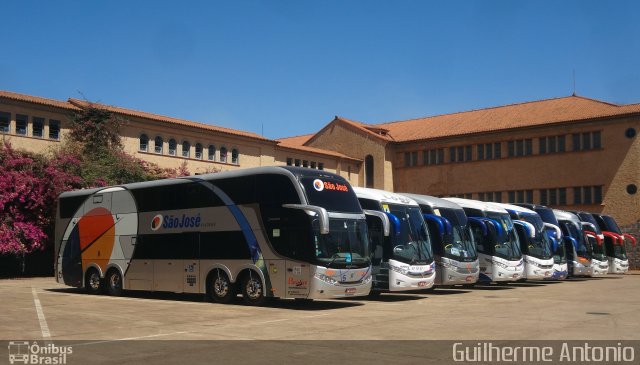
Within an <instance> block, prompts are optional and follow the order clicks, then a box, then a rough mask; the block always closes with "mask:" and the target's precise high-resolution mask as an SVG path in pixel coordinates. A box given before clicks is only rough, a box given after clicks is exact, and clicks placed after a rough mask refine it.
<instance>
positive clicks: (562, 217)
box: [553, 209, 597, 276]
mask: <svg viewBox="0 0 640 365" xmlns="http://www.w3.org/2000/svg"><path fill="white" fill-rule="evenodd" d="M553 214H554V215H555V216H556V219H558V223H559V224H560V229H562V234H563V237H564V241H565V242H564V243H565V247H566V249H567V262H568V263H569V274H570V275H571V276H591V275H592V272H591V257H592V255H593V248H592V242H590V240H589V239H588V237H587V235H586V234H585V232H584V231H583V225H582V221H581V220H580V218H579V217H578V216H577V215H575V214H573V213H571V212H567V211H564V210H558V209H554V210H553ZM596 237H597V236H596Z"/></svg>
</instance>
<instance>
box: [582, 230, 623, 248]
mask: <svg viewBox="0 0 640 365" xmlns="http://www.w3.org/2000/svg"><path fill="white" fill-rule="evenodd" d="M589 233H591V232H589ZM602 235H603V236H604V237H609V238H611V242H613V245H614V246H615V245H616V244H618V243H619V244H620V245H622V244H623V243H624V238H623V237H622V236H620V235H619V234H617V233H614V232H609V231H602Z"/></svg>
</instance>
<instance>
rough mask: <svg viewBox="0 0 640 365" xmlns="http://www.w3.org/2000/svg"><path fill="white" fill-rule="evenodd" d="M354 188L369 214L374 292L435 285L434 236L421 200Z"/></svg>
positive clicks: (425, 287) (372, 290)
mask: <svg viewBox="0 0 640 365" xmlns="http://www.w3.org/2000/svg"><path fill="white" fill-rule="evenodd" d="M353 190H354V191H355V193H356V195H357V196H358V200H359V201H360V205H361V206H362V208H363V209H364V212H365V214H367V224H368V225H369V226H368V227H369V233H370V236H371V247H370V249H369V250H370V252H371V265H372V274H373V286H372V288H371V293H372V294H373V295H375V294H378V293H380V292H381V291H390V292H398V291H407V290H420V289H430V288H431V287H433V284H434V281H435V275H436V274H435V263H434V261H433V252H432V247H431V239H430V236H429V232H428V230H427V225H426V223H425V222H424V219H423V217H422V213H421V212H420V207H419V206H418V203H416V202H415V201H414V200H413V199H410V198H407V197H406V196H402V195H399V194H395V193H390V192H387V191H384V190H378V189H368V188H353ZM386 221H388V223H387V225H388V228H387V229H385V228H384V226H385V225H384V222H386Z"/></svg>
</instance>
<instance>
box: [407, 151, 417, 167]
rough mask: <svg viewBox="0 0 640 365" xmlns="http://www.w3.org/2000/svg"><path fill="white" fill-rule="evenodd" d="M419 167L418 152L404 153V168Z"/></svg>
mask: <svg viewBox="0 0 640 365" xmlns="http://www.w3.org/2000/svg"><path fill="white" fill-rule="evenodd" d="M417 165H418V152H405V153H404V166H405V167H412V166H417Z"/></svg>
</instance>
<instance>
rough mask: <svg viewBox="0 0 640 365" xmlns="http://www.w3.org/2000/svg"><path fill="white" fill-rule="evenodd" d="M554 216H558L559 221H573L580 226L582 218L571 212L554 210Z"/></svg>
mask: <svg viewBox="0 0 640 365" xmlns="http://www.w3.org/2000/svg"><path fill="white" fill-rule="evenodd" d="M553 214H554V215H555V216H556V218H558V220H564V221H572V222H574V223H576V224H578V225H580V222H581V220H580V218H579V217H578V216H577V215H575V214H573V213H571V212H567V211H566V210H560V209H554V210H553Z"/></svg>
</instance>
